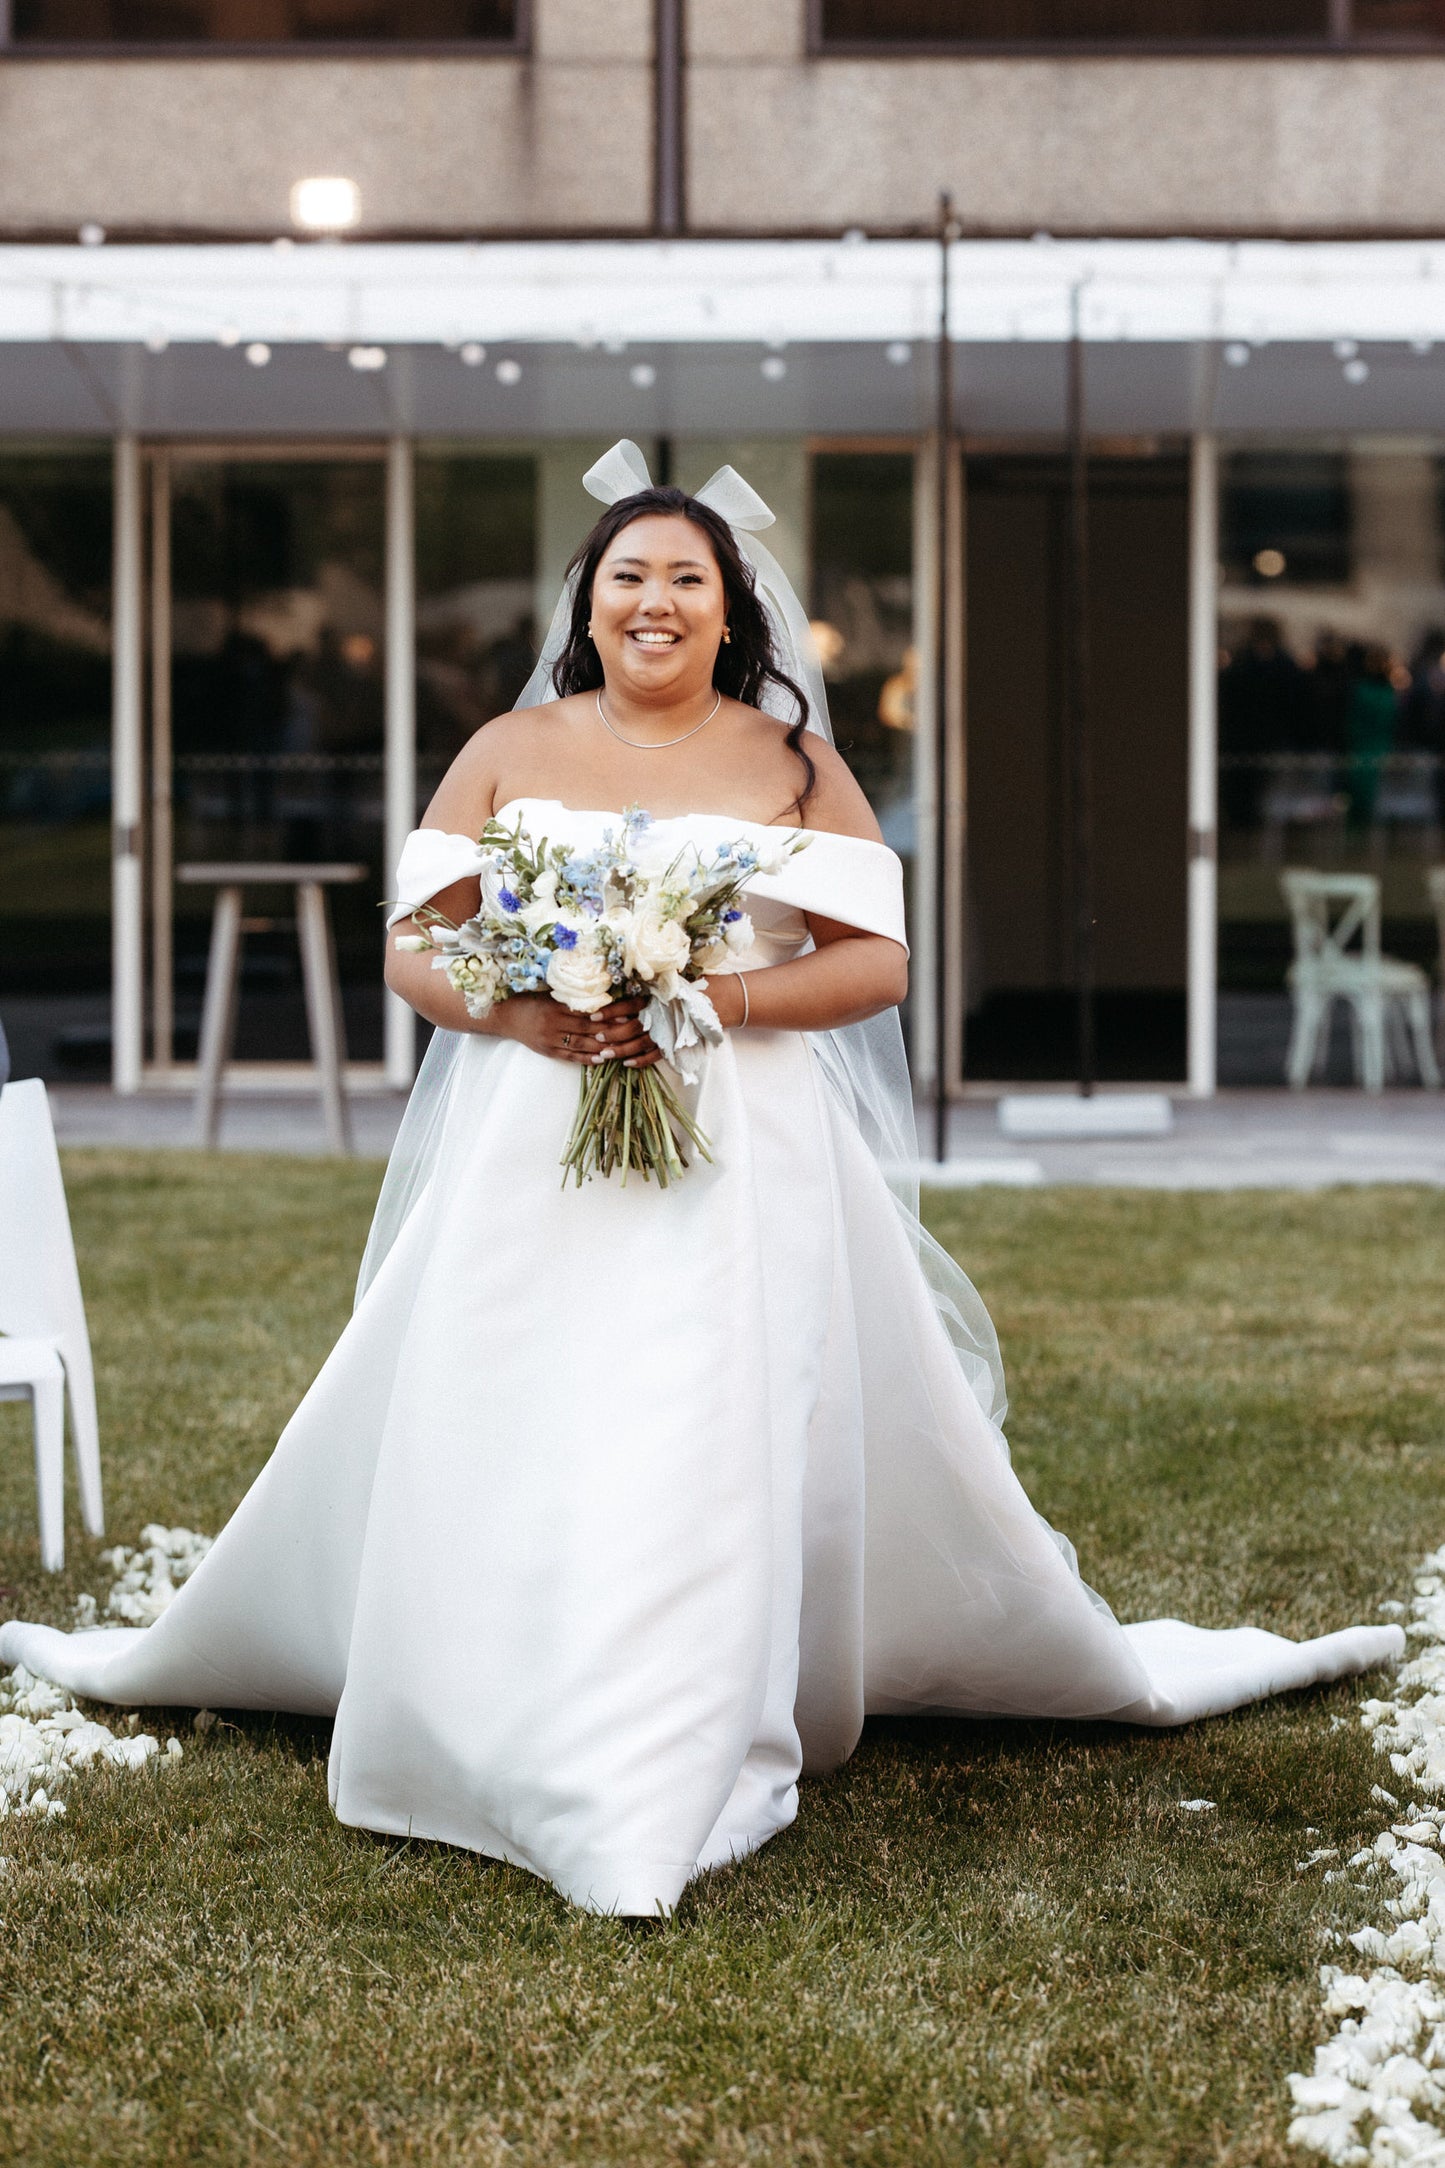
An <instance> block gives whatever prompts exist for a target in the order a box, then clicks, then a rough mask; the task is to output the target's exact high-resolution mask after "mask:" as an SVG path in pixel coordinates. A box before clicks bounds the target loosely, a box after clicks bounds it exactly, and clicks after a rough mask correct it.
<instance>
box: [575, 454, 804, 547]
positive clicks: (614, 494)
mask: <svg viewBox="0 0 1445 2168" xmlns="http://www.w3.org/2000/svg"><path fill="white" fill-rule="evenodd" d="M652 486H653V481H652V476H651V475H650V474H649V473H648V471H647V461H646V460H645V459H644V458H643V456H642V453H641V451H640V449H639V448H638V446H637V445H635V444H634V443H633V441H632V439H631V437H622V438H620V439H619V440H618V442H617V443H616V444H614V445H613V447H612V449H611V451H610V452H604V453H603V454H602V457H601V458H600V459H599V460H598V461H597V462H596V464H595V465H594V466H591V467H589V468H588V469H587V472H586V473H585V474H584V475H583V477H582V487H583V488H584V489H585V490H586V492H587V494H588V496H589V497H597V498H599V499H600V501H601V502H602V503H603V504H616V503H617V502H618V500H619V498H622V497H635V496H636V494H637V492H638V490H639V489H651V488H652ZM688 495H689V496H691V497H695V498H696V499H697V501H698V503H699V504H705V505H706V506H707V508H708V510H709V511H710V512H716V513H717V515H718V517H719V518H720V519H725V520H726V521H727V523H728V525H729V526H730V527H741V528H743V529H744V530H745V531H746V532H747V533H749V534H756V533H757V532H758V531H759V529H760V528H763V527H772V526H774V525H775V524H776V521H777V514H776V513H775V512H774V511H773V510H772V509H771V508H770V507H769V506H768V505H766V504H764V502H763V500H762V498H761V497H760V496H759V495H758V493H757V491H756V490H755V489H754V488H753V485H752V483H751V482H745V481H744V480H743V478H742V476H741V475H740V474H739V473H738V470H737V468H736V467H719V468H718V470H717V473H716V474H710V475H709V476H708V478H707V480H706V481H705V482H704V483H703V485H702V488H701V489H693V490H689V491H688Z"/></svg>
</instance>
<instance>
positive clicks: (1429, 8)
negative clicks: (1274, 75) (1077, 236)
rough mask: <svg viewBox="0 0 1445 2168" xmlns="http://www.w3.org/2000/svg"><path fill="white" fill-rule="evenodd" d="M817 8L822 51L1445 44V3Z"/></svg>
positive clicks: (983, 2)
mask: <svg viewBox="0 0 1445 2168" xmlns="http://www.w3.org/2000/svg"><path fill="white" fill-rule="evenodd" d="M813 8H814V39H813V42H814V46H815V49H816V50H819V51H822V52H847V51H849V50H857V51H873V52H877V51H881V50H889V51H893V52H898V53H906V52H908V51H909V50H910V49H911V50H913V51H930V50H931V51H938V50H940V49H951V50H953V51H967V49H968V48H969V47H970V46H990V45H993V46H997V45H1003V46H1007V45H1022V46H1038V45H1096V46H1131V45H1132V46H1142V47H1146V48H1147V47H1151V46H1152V47H1156V48H1157V47H1161V46H1163V47H1168V46H1171V45H1180V46H1199V45H1221V46H1236V45H1256V46H1272V45H1336V46H1338V45H1341V44H1351V43H1359V44H1363V45H1371V46H1381V45H1384V46H1389V45H1392V44H1394V45H1402V46H1410V45H1417V46H1418V45H1434V44H1439V43H1441V42H1442V41H1445V0H813Z"/></svg>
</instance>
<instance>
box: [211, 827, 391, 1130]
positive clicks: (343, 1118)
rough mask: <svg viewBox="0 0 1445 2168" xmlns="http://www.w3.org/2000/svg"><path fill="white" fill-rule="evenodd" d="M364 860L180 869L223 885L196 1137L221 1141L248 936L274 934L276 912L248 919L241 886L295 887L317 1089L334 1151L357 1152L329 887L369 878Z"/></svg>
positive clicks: (214, 928)
mask: <svg viewBox="0 0 1445 2168" xmlns="http://www.w3.org/2000/svg"><path fill="white" fill-rule="evenodd" d="M366 877H367V868H366V867H365V866H350V865H316V866H307V865H287V864H284V863H283V864H269V865H268V864H256V865H242V864H230V863H225V862H222V863H218V864H204V865H185V866H177V867H176V879H177V880H178V881H180V882H183V883H184V884H185V885H186V886H187V887H190V888H210V887H214V888H215V891H216V905H215V910H214V912H213V913H212V916H211V950H210V955H209V957H208V959H207V962H206V997H205V1004H204V1007H203V1008H202V1011H201V1047H200V1060H199V1064H198V1072H197V1080H196V1141H197V1143H198V1144H201V1145H204V1146H205V1147H206V1148H207V1149H210V1148H211V1147H212V1146H214V1144H215V1142H216V1137H217V1133H218V1130H219V1127H220V1115H221V1083H222V1079H223V1077H224V1075H225V1069H226V1064H227V1062H228V1061H229V1060H230V1058H231V1047H232V1043H233V1041H234V1039H235V1036H236V999H237V995H238V992H239V989H240V980H241V940H242V936H243V935H245V934H248V933H270V932H271V931H272V929H273V928H274V927H275V925H276V924H277V921H276V920H275V919H270V918H243V917H242V915H241V898H242V892H243V891H244V890H245V889H246V888H248V887H252V888H294V889H295V891H296V939H297V945H298V947H299V948H300V951H301V976H302V980H303V983H304V985H305V988H306V1023H307V1029H308V1031H309V1034H310V1038H311V1056H312V1059H313V1061H314V1062H315V1064H316V1082H317V1089H318V1090H319V1092H320V1094H321V1109H322V1113H323V1115H324V1116H325V1120H326V1139H327V1142H328V1143H329V1145H330V1146H331V1149H332V1151H333V1152H349V1151H350V1150H351V1120H350V1116H349V1114H348V1111H347V1105H346V1094H345V1092H344V1090H343V1089H342V1083H341V1069H342V1064H343V1062H344V1061H345V1059H346V1026H345V1023H344V1021H343V1018H342V1013H341V984H340V981H339V979H338V978H337V975H336V943H335V941H334V939H333V938H332V932H331V913H330V911H329V910H328V909H327V903H326V891H327V889H328V888H337V887H341V886H343V885H349V884H350V883H352V882H354V881H364V880H365V879H366Z"/></svg>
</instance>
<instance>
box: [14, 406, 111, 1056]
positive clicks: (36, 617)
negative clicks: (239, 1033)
mask: <svg viewBox="0 0 1445 2168" xmlns="http://www.w3.org/2000/svg"><path fill="white" fill-rule="evenodd" d="M110 530H111V480H110V458H109V455H108V453H106V452H98V453H97V452H94V451H90V450H78V451H60V450H47V449H36V448H29V447H26V446H23V445H18V444H17V445H3V446H0V1008H3V1011H4V1018H5V1029H6V1032H7V1034H8V1035H9V1040H10V1053H11V1058H12V1060H13V1062H14V1065H15V1074H16V1075H17V1076H75V1075H84V1074H86V1073H87V1072H94V1073H98V1074H104V1071H105V1066H106V1064H107V1063H108V1061H109V1059H110Z"/></svg>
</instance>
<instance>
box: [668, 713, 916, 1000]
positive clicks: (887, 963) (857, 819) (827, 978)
mask: <svg viewBox="0 0 1445 2168" xmlns="http://www.w3.org/2000/svg"><path fill="white" fill-rule="evenodd" d="M809 750H810V752H811V753H812V755H813V759H814V763H815V765H816V767H817V771H818V779H817V783H816V785H815V787H814V790H813V794H812V796H811V797H810V798H809V800H808V804H807V820H808V826H809V828H812V829H821V830H824V831H826V832H828V833H830V834H832V835H839V836H859V837H861V838H862V839H863V840H864V841H865V842H868V843H881V842H882V841H883V835H882V831H881V830H880V828H879V826H878V823H877V821H876V820H875V818H874V815H873V808H872V807H871V806H870V805H869V803H868V800H867V799H866V798H865V797H864V795H863V792H862V790H861V789H860V787H859V785H858V782H857V780H856V779H855V777H854V775H853V772H852V770H851V769H850V768H849V766H848V764H847V762H846V761H845V760H844V759H843V757H842V755H841V754H839V753H836V752H834V751H833V749H832V748H831V746H824V745H819V744H814V743H813V742H812V741H810V744H809ZM743 900H744V902H746V900H747V899H746V897H745V898H744V899H743ZM808 931H809V932H810V933H811V934H812V936H813V942H814V948H813V953H812V954H811V955H809V956H799V957H798V958H797V959H796V961H795V962H793V963H790V964H771V965H769V966H768V968H767V969H766V970H763V971H752V972H749V973H748V974H747V981H748V987H747V1010H746V1015H747V1020H748V1023H749V1024H750V1025H761V1026H762V1027H763V1028H764V1029H766V1030H772V1031H832V1030H834V1029H836V1028H837V1026H839V1025H840V1024H856V1023H858V1022H859V1021H860V1020H861V1019H862V1018H863V1017H865V1016H876V1015H877V1014H878V1013H879V1011H880V1010H882V1009H891V1008H894V1007H896V1005H897V1004H898V1003H899V1002H900V1001H901V1000H902V999H903V997H904V995H905V994H906V993H907V991H908V951H907V950H906V949H905V948H904V947H903V945H902V943H901V942H898V941H890V940H888V939H887V938H886V936H885V935H883V934H876V933H860V932H859V930H858V928H857V927H856V926H847V925H844V924H842V923H840V922H839V921H838V920H837V919H831V918H818V917H816V916H815V915H814V914H813V913H811V912H810V913H809V914H808ZM738 977H739V974H738V973H735V972H733V973H718V974H715V975H714V976H713V977H712V978H710V979H709V980H708V992H709V994H710V995H711V996H712V1002H713V1007H714V1008H715V1009H716V1010H717V1012H718V1016H719V1017H720V1018H721V1020H722V1022H723V1023H724V1024H726V1025H727V1026H729V1027H730V1028H735V1027H736V1026H737V1025H739V1024H741V1022H742V1021H743V1016H744V1008H743V990H742V988H741V986H740V985H739V984H738Z"/></svg>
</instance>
